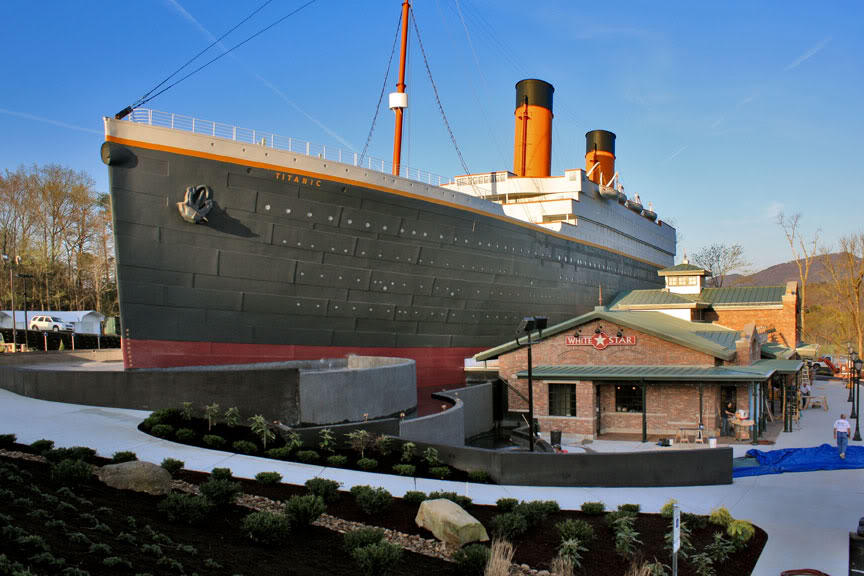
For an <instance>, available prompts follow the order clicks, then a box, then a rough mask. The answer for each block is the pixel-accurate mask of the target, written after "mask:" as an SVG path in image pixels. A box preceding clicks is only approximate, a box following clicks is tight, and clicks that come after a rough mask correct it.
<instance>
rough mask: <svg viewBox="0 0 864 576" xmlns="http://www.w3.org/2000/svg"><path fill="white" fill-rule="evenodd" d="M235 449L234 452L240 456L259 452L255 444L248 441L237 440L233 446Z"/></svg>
mask: <svg viewBox="0 0 864 576" xmlns="http://www.w3.org/2000/svg"><path fill="white" fill-rule="evenodd" d="M231 447H232V448H234V451H235V452H237V453H238V454H255V452H257V451H258V447H257V446H255V443H254V442H249V441H248V440H237V441H236V442H234V444H232V445H231Z"/></svg>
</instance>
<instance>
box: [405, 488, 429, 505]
mask: <svg viewBox="0 0 864 576" xmlns="http://www.w3.org/2000/svg"><path fill="white" fill-rule="evenodd" d="M426 499H427V497H426V493H425V492H420V491H419V490H409V491H407V492H405V495H404V496H402V500H404V501H405V502H408V503H409V504H420V503H421V502H423V501H424V500H426Z"/></svg>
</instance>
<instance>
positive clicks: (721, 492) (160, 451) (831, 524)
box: [0, 380, 864, 576]
mask: <svg viewBox="0 0 864 576" xmlns="http://www.w3.org/2000/svg"><path fill="white" fill-rule="evenodd" d="M814 394H825V395H827V396H828V400H829V405H830V406H831V407H832V408H831V410H830V411H829V412H824V411H822V410H821V409H809V410H806V411H804V412H803V413H802V414H803V415H802V419H801V426H800V430H796V431H795V432H792V433H788V434H781V435H780V438H779V439H778V441H777V444H776V445H775V446H773V447H768V446H762V447H761V448H778V449H779V448H795V447H807V446H818V445H819V444H822V443H833V440H832V436H833V432H832V426H833V423H834V421H835V420H836V419H837V418H838V417H839V415H840V412H841V411H845V412H847V413H848V409H849V406H850V405H849V404H848V403H847V402H846V396H847V392H846V390H845V389H844V388H843V387H842V384H841V383H839V382H836V381H824V380H820V381H817V383H816V391H815V392H814ZM148 414H149V412H146V411H141V410H123V409H116V408H98V407H92V406H80V405H74V404H62V403H56V402H46V401H42V400H34V399H32V398H26V397H24V396H18V395H16V394H13V393H11V392H7V391H5V390H0V434H3V433H15V434H16V435H17V436H18V441H19V442H22V443H31V442H34V441H36V440H39V439H41V438H46V439H49V440H53V441H54V442H55V444H56V445H57V446H58V447H66V446H89V447H91V448H93V449H95V450H96V451H97V452H98V453H99V455H100V456H105V457H110V456H111V455H112V454H113V453H114V452H117V451H121V450H131V451H133V452H135V453H136V454H137V455H138V458H139V459H140V460H145V461H149V462H155V463H160V462H161V461H162V459H164V458H166V457H172V458H178V459H180V460H183V461H184V462H185V463H186V468H187V469H189V470H199V471H204V472H207V471H210V470H212V469H213V468H214V467H228V468H231V470H232V471H233V473H234V474H235V475H236V476H240V477H246V478H253V477H254V476H255V475H256V474H257V473H258V472H265V471H277V472H279V473H280V474H282V477H283V481H284V482H288V483H293V484H303V483H304V482H305V481H306V480H308V479H310V478H315V477H322V478H329V479H332V480H336V481H339V482H342V483H343V488H344V489H349V488H351V487H352V486H355V485H361V484H374V485H377V486H383V487H384V488H386V489H387V490H389V491H390V492H391V493H393V494H394V495H395V496H401V495H403V494H404V493H405V492H406V491H408V490H422V491H424V492H431V491H433V490H448V491H456V492H460V493H463V494H466V495H467V496H470V497H471V498H472V499H473V500H474V501H475V502H477V503H479V504H494V503H495V501H496V500H497V499H498V498H502V497H511V498H518V499H522V500H557V501H558V503H559V504H560V505H561V507H562V508H564V509H578V508H579V506H580V505H581V504H582V503H583V502H586V501H602V502H605V503H606V507H607V508H608V509H614V508H615V507H617V506H618V505H619V504H625V503H637V504H640V505H641V506H642V510H643V511H645V512H657V511H659V510H660V507H661V506H662V505H663V504H664V503H665V502H666V501H667V500H668V499H669V498H675V499H677V500H678V501H679V503H680V505H681V508H682V510H684V511H686V512H692V513H697V514H707V513H708V512H710V510H711V508H713V507H715V506H725V507H727V508H728V509H729V511H730V512H731V513H732V515H733V516H734V517H736V518H744V519H748V520H751V521H752V522H754V523H755V524H757V525H759V526H760V527H762V528H763V529H764V530H765V531H766V532H767V533H768V543H767V545H766V547H765V550H764V551H763V553H762V556H761V558H760V559H759V563H758V564H757V565H756V569H755V571H754V572H753V574H755V575H757V576H769V575H770V576H776V575H778V574H780V572H782V571H783V570H789V569H793V568H816V569H819V570H821V571H823V572H826V573H828V574H832V575H835V576H837V575H840V574H846V573H848V533H849V531H850V530H854V529H855V528H856V527H857V526H858V519H859V518H860V517H861V516H864V470H836V471H819V472H803V473H794V474H777V475H770V476H757V477H751V478H741V479H736V480H735V481H734V482H733V483H732V484H729V485H723V486H700V487H671V488H565V487H531V486H489V485H482V484H469V483H462V482H451V481H441V480H427V479H422V478H417V479H414V478H403V477H399V476H391V475H379V474H371V473H367V472H355V471H351V470H343V469H336V468H328V467H323V466H310V465H306V464H295V463H291V462H280V461H275V460H267V459H263V458H256V457H253V456H244V455H240V454H228V453H226V452H219V451H215V450H207V449H203V448H195V447H191V446H184V445H181V444H175V443H173V442H168V441H166V440H160V439H158V438H154V437H152V436H149V435H147V434H144V433H142V432H139V431H138V429H137V426H138V424H139V423H140V422H141V420H143V419H144V418H146V417H147V415H148ZM622 444H625V445H628V446H624V447H622V446H614V447H609V448H610V449H613V448H614V449H615V450H619V449H621V448H627V447H629V448H631V449H640V448H641V449H645V447H644V446H641V444H640V443H638V442H637V443H632V446H629V444H631V443H626V442H625V443H622ZM592 447H593V445H592ZM739 448H740V450H739ZM749 448H750V446H741V447H737V446H736V448H735V450H736V452H735V455H736V456H743V453H744V452H745V451H746V450H747V449H749ZM739 451H740V454H739Z"/></svg>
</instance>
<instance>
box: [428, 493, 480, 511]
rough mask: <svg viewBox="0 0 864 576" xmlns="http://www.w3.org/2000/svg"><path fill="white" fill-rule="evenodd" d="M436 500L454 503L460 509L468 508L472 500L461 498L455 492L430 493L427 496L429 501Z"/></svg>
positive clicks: (466, 497)
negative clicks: (441, 499) (440, 499)
mask: <svg viewBox="0 0 864 576" xmlns="http://www.w3.org/2000/svg"><path fill="white" fill-rule="evenodd" d="M438 498H443V499H445V500H450V501H451V502H455V503H456V504H458V505H459V506H461V507H462V508H468V507H469V506H471V503H472V500H471V498H469V497H468V496H462V495H461V494H457V493H456V492H432V493H430V494H429V500H437V499H438Z"/></svg>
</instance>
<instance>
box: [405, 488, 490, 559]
mask: <svg viewBox="0 0 864 576" xmlns="http://www.w3.org/2000/svg"><path fill="white" fill-rule="evenodd" d="M415 522H416V523H417V526H419V527H420V528H426V529H427V530H429V531H430V532H432V534H434V535H435V537H436V538H438V539H439V540H441V541H442V542H444V543H446V544H448V545H450V546H453V547H455V548H461V547H462V546H464V545H465V544H468V543H469V542H486V541H488V540H489V535H488V534H486V529H485V528H484V527H483V525H482V524H481V523H480V522H479V521H478V520H477V519H476V518H474V517H473V516H471V515H470V514H468V513H467V512H465V510H463V509H462V508H461V507H460V506H459V505H458V504H456V503H455V502H451V501H450V500H445V499H443V498H442V499H439V500H425V501H423V502H422V503H421V504H420V510H419V511H418V512H417V518H416V519H415Z"/></svg>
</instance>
